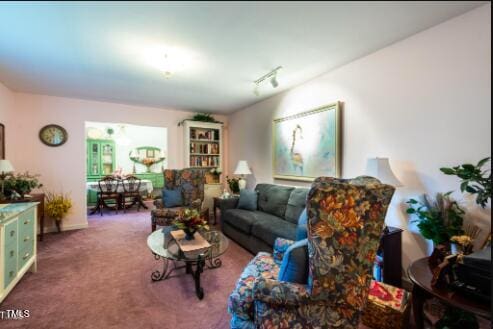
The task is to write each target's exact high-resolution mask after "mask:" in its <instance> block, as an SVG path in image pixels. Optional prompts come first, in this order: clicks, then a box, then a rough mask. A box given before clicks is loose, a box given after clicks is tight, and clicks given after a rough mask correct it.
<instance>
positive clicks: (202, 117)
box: [178, 113, 222, 126]
mask: <svg viewBox="0 0 493 329" xmlns="http://www.w3.org/2000/svg"><path fill="white" fill-rule="evenodd" d="M187 120H191V121H200V122H212V123H222V122H220V121H217V120H216V119H215V118H214V117H213V116H212V114H210V113H197V114H194V116H193V117H192V118H190V119H185V120H182V121H180V122H178V126H181V125H183V123H184V122H185V121H187Z"/></svg>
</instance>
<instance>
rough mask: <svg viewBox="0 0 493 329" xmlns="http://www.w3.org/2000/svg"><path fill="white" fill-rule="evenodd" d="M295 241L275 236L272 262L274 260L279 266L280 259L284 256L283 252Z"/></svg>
mask: <svg viewBox="0 0 493 329" xmlns="http://www.w3.org/2000/svg"><path fill="white" fill-rule="evenodd" d="M295 242H296V241H293V240H288V239H284V238H276V240H275V241H274V247H273V250H272V257H273V258H274V262H276V264H277V265H279V266H281V264H282V259H283V258H284V254H285V253H286V250H288V248H289V247H290V246H291V245H292V244H294V243H295Z"/></svg>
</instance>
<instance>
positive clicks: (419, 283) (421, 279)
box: [407, 257, 491, 329]
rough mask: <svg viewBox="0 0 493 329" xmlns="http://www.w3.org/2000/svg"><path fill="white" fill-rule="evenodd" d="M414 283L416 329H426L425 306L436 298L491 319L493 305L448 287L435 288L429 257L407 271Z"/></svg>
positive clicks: (417, 262)
mask: <svg viewBox="0 0 493 329" xmlns="http://www.w3.org/2000/svg"><path fill="white" fill-rule="evenodd" d="M407 273H408V275H409V278H410V279H411V282H412V283H413V297H412V300H413V313H414V321H415V323H416V328H418V329H422V328H424V320H425V319H424V315H423V305H424V302H425V300H426V299H429V298H432V297H436V298H438V299H439V300H441V301H442V302H444V303H445V304H448V305H450V306H453V307H456V308H460V309H462V310H464V311H467V312H471V313H474V314H476V315H479V316H481V317H484V318H488V319H491V303H482V302H480V301H478V300H475V299H472V298H469V297H467V296H465V295H462V294H460V293H459V292H455V291H454V290H451V289H449V288H447V287H433V286H432V285H431V280H432V278H433V273H432V272H431V269H430V267H429V265H428V257H425V258H421V259H418V260H417V261H415V262H413V263H412V264H411V266H409V269H408V270H407Z"/></svg>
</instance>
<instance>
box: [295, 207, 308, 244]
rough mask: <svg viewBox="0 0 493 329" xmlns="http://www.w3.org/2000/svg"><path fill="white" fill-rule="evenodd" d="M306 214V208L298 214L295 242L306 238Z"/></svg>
mask: <svg viewBox="0 0 493 329" xmlns="http://www.w3.org/2000/svg"><path fill="white" fill-rule="evenodd" d="M307 225H308V213H307V211H306V208H305V209H303V211H302V212H301V214H300V218H299V219H298V226H297V227H296V241H299V240H303V239H306V238H308V227H307Z"/></svg>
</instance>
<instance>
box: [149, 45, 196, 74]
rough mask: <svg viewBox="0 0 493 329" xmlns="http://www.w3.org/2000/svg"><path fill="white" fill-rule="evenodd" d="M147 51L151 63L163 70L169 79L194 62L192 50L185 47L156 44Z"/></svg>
mask: <svg viewBox="0 0 493 329" xmlns="http://www.w3.org/2000/svg"><path fill="white" fill-rule="evenodd" d="M145 53H146V55H145V57H146V61H147V62H148V63H149V65H151V66H153V67H155V68H156V69H158V70H159V71H161V72H163V74H164V77H165V78H167V79H169V78H170V77H171V76H172V75H174V74H175V73H177V72H179V71H183V70H185V69H188V68H190V67H191V66H192V64H193V56H192V54H191V52H189V51H187V50H185V49H183V48H178V47H165V46H155V47H150V48H148V49H146V51H145Z"/></svg>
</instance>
